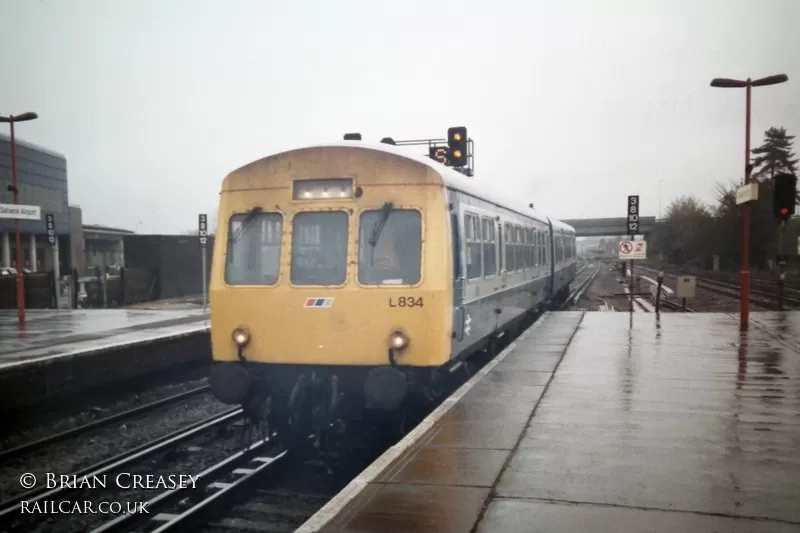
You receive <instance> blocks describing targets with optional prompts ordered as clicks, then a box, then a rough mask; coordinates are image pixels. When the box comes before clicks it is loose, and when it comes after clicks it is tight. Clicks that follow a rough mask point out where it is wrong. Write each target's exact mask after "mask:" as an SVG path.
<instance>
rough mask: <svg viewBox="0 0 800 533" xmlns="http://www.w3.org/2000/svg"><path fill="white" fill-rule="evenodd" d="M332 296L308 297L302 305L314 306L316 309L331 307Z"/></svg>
mask: <svg viewBox="0 0 800 533" xmlns="http://www.w3.org/2000/svg"><path fill="white" fill-rule="evenodd" d="M333 300H334V298H308V299H307V300H306V303H305V305H303V307H316V308H318V309H327V308H328V307H333Z"/></svg>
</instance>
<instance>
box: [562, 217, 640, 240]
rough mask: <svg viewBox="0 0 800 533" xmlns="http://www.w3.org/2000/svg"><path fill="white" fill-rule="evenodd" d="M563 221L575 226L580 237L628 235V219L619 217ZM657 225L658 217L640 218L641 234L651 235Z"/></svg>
mask: <svg viewBox="0 0 800 533" xmlns="http://www.w3.org/2000/svg"><path fill="white" fill-rule="evenodd" d="M563 222H565V223H566V224H569V225H570V226H572V227H573V228H575V234H576V236H578V237H605V236H611V235H627V234H628V219H627V218H625V217H619V218H572V219H565V220H564V221H563ZM655 225H656V217H640V218H639V235H649V234H650V233H652V232H653V228H654V227H655Z"/></svg>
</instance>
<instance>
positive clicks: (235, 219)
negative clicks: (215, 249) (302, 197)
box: [225, 213, 283, 285]
mask: <svg viewBox="0 0 800 533" xmlns="http://www.w3.org/2000/svg"><path fill="white" fill-rule="evenodd" d="M282 221H283V219H282V217H281V215H279V214H277V213H260V214H239V215H233V216H232V217H231V220H230V224H229V225H228V257H227V261H226V262H225V283H227V284H228V285H274V284H275V283H277V282H278V273H279V272H280V261H281V234H282V231H283V222H282Z"/></svg>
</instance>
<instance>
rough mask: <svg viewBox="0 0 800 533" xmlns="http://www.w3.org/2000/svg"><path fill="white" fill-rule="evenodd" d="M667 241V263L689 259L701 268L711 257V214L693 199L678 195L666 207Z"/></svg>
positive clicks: (683, 261)
mask: <svg viewBox="0 0 800 533" xmlns="http://www.w3.org/2000/svg"><path fill="white" fill-rule="evenodd" d="M666 218H667V223H668V224H669V236H668V237H667V238H668V240H669V241H670V242H669V244H668V246H667V252H668V253H669V256H670V259H671V262H676V263H685V262H687V260H691V262H692V263H695V266H698V267H701V268H702V267H704V266H706V264H707V263H708V262H709V260H710V257H711V249H710V243H709V239H708V236H709V233H710V230H711V228H712V225H713V217H712V215H711V213H710V212H709V210H708V209H707V208H706V206H704V205H703V204H702V202H700V201H699V200H697V199H696V198H694V197H692V196H682V197H681V198H678V199H676V200H675V201H673V202H672V203H671V204H670V205H669V207H667V217H666Z"/></svg>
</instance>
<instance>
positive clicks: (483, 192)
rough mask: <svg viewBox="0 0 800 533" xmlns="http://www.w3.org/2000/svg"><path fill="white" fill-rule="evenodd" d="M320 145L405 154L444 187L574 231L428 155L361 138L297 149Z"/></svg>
mask: <svg viewBox="0 0 800 533" xmlns="http://www.w3.org/2000/svg"><path fill="white" fill-rule="evenodd" d="M322 147H341V148H361V149H364V150H376V151H378V152H386V153H389V154H394V155H397V156H400V157H405V158H406V159H413V160H414V161H417V162H419V163H422V164H423V165H425V166H427V167H429V168H431V169H432V170H434V171H436V173H438V174H439V175H440V176H441V177H442V183H443V184H444V186H445V187H449V188H451V189H455V190H458V191H461V192H463V193H466V194H469V195H471V196H475V197H476V198H481V199H483V200H487V201H489V202H492V203H493V204H496V205H499V206H502V207H505V208H506V209H510V210H511V211H515V212H517V213H519V214H521V215H524V216H529V217H532V218H536V219H539V220H542V221H546V220H550V222H552V224H553V227H554V228H557V229H561V230H565V231H568V232H569V231H572V232H574V231H575V229H574V228H573V227H572V226H570V225H568V224H565V223H563V222H561V221H560V220H557V219H555V218H552V217H548V216H547V215H545V214H544V213H542V212H540V211H537V210H536V209H533V208H532V207H530V206H529V205H527V204H525V203H524V202H520V201H519V200H516V199H513V198H509V197H507V196H505V195H503V194H501V193H498V192H496V191H493V190H492V189H490V188H489V187H487V186H486V185H484V184H482V183H480V182H478V181H477V180H476V179H475V178H474V177H473V178H470V177H467V176H465V175H464V174H462V173H460V172H458V171H456V170H453V169H452V168H450V167H448V166H445V165H443V164H441V163H439V162H438V161H434V160H433V159H431V158H429V157H426V156H420V155H412V154H408V153H406V152H403V151H401V150H400V149H399V148H398V147H397V146H394V145H391V144H385V143H370V142H364V141H338V142H331V143H321V144H314V145H310V146H304V147H302V148H297V150H307V149H309V148H322ZM291 151H294V150H291Z"/></svg>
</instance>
